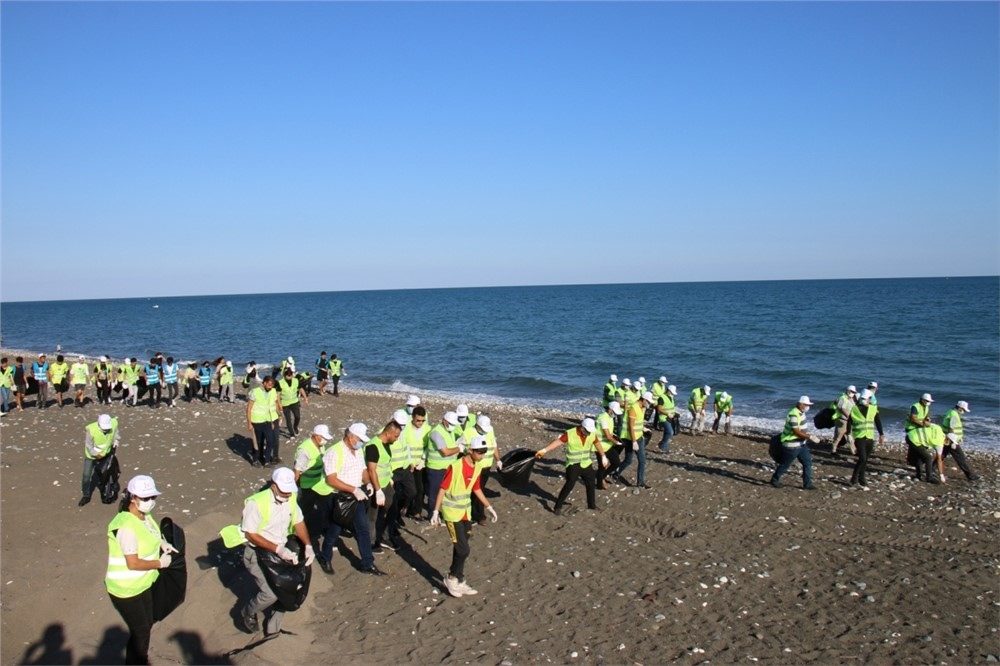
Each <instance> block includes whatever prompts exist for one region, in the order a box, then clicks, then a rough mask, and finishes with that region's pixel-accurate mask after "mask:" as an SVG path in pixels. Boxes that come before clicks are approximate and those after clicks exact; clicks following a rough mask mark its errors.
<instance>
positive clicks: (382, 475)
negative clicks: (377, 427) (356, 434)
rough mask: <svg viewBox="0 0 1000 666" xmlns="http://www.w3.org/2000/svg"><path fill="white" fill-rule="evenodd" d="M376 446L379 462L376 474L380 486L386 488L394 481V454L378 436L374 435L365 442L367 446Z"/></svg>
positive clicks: (376, 466)
mask: <svg viewBox="0 0 1000 666" xmlns="http://www.w3.org/2000/svg"><path fill="white" fill-rule="evenodd" d="M369 446H374V447H375V450H376V451H378V462H377V463H376V464H375V476H377V477H378V485H379V487H380V488H386V487H388V486H389V484H390V483H391V482H392V456H391V455H389V452H388V451H387V450H386V448H385V444H384V443H383V442H382V440H381V439H379V438H378V437H373V438H372V439H369V440H368V441H367V442H365V448H366V449H367V448H368V447H369ZM365 466H366V467H367V465H365Z"/></svg>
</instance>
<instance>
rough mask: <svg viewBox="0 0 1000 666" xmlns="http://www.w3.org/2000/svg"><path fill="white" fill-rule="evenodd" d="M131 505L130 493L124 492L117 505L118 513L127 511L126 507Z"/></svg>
mask: <svg viewBox="0 0 1000 666" xmlns="http://www.w3.org/2000/svg"><path fill="white" fill-rule="evenodd" d="M131 503H132V493H130V492H129V491H127V490H125V491H123V492H122V500H121V501H120V502H119V503H118V513H121V512H122V511H128V505H129V504H131Z"/></svg>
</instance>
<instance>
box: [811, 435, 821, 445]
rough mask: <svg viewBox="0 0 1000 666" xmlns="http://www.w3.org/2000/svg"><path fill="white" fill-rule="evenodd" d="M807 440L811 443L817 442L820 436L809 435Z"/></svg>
mask: <svg viewBox="0 0 1000 666" xmlns="http://www.w3.org/2000/svg"><path fill="white" fill-rule="evenodd" d="M809 441H810V442H812V443H813V444H819V443H820V438H819V437H817V436H816V435H809Z"/></svg>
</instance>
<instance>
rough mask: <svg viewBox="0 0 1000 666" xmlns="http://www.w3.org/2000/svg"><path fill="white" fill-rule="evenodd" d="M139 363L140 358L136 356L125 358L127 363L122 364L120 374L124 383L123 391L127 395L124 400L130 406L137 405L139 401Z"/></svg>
mask: <svg viewBox="0 0 1000 666" xmlns="http://www.w3.org/2000/svg"><path fill="white" fill-rule="evenodd" d="M138 363H139V360H138V359H136V358H134V357H133V358H127V359H125V365H123V366H122V371H121V373H120V375H119V378H121V380H122V384H123V388H122V391H124V393H125V397H124V398H122V400H124V402H125V405H126V406H128V407H135V405H136V403H137V402H138V401H139V366H138Z"/></svg>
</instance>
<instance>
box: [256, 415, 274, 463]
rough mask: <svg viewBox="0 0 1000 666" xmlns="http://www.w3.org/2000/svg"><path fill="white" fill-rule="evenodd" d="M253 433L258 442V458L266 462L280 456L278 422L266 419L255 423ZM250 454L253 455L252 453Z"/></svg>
mask: <svg viewBox="0 0 1000 666" xmlns="http://www.w3.org/2000/svg"><path fill="white" fill-rule="evenodd" d="M253 434H254V438H255V439H256V442H257V451H256V454H257V460H259V461H260V462H261V464H264V463H266V462H268V461H271V460H274V459H275V458H277V457H278V422H277V421H270V422H268V421H265V422H264V423H254V424H253ZM250 455H253V454H252V453H251V454H250Z"/></svg>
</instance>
